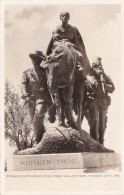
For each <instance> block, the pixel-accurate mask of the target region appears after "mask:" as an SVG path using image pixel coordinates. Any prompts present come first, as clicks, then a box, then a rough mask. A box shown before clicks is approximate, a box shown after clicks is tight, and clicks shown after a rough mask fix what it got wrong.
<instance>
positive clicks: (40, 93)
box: [21, 12, 115, 145]
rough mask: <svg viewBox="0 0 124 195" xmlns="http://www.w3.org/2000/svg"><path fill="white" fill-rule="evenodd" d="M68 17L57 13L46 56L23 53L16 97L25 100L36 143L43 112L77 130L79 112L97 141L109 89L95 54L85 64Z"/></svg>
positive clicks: (77, 35)
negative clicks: (25, 61) (26, 63)
mask: <svg viewBox="0 0 124 195" xmlns="http://www.w3.org/2000/svg"><path fill="white" fill-rule="evenodd" d="M69 19H70V15H69V13H68V12H62V13H61V14H60V20H61V22H62V23H61V25H60V26H58V27H57V28H56V29H55V30H54V31H53V33H52V38H51V40H50V43H49V45H48V49H47V52H46V55H44V54H43V52H42V51H36V52H35V53H31V54H29V57H30V58H31V61H32V64H33V67H32V68H31V69H28V70H26V71H24V73H23V78H22V83H21V86H22V87H21V89H22V98H23V99H24V101H25V103H26V104H28V108H29V114H30V116H31V121H32V123H33V127H34V134H35V141H36V143H39V142H40V141H41V140H42V137H43V134H44V132H45V127H44V117H45V113H46V112H48V116H49V118H48V119H49V121H50V122H51V123H54V122H55V121H57V122H58V123H56V124H57V125H59V126H64V127H65V128H66V127H72V128H75V129H77V130H80V129H81V125H82V121H83V118H84V116H85V117H86V119H87V120H88V124H89V127H90V135H91V137H92V138H93V139H95V140H96V141H98V142H99V143H100V144H102V145H103V144H104V134H105V129H106V127H107V111H108V107H109V105H110V104H111V97H110V96H109V93H113V91H114V90H115V87H114V84H113V82H112V80H111V79H110V77H109V76H107V75H106V73H105V72H104V69H103V66H102V58H101V57H99V56H97V57H95V58H94V60H93V61H92V64H91V65H90V63H89V60H88V57H87V54H86V50H85V46H84V43H83V40H82V38H81V35H80V33H79V31H78V29H77V28H76V27H73V26H71V25H70V24H68V21H69ZM74 113H75V117H74Z"/></svg>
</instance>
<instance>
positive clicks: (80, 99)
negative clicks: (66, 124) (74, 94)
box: [77, 90, 84, 129]
mask: <svg viewBox="0 0 124 195" xmlns="http://www.w3.org/2000/svg"><path fill="white" fill-rule="evenodd" d="M83 100H84V91H82V90H81V91H80V92H79V93H78V103H77V110H78V115H77V124H78V128H79V129H81V124H82V117H83V116H82V113H83V110H82V109H83V108H82V105H83Z"/></svg>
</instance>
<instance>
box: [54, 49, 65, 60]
mask: <svg viewBox="0 0 124 195" xmlns="http://www.w3.org/2000/svg"><path fill="white" fill-rule="evenodd" d="M63 54H64V51H63V52H61V53H59V54H57V55H55V58H56V59H59V58H60V57H61V56H63Z"/></svg>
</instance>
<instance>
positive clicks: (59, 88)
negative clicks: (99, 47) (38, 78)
mask: <svg viewBox="0 0 124 195" xmlns="http://www.w3.org/2000/svg"><path fill="white" fill-rule="evenodd" d="M77 60H78V52H77V51H76V49H75V48H74V47H73V44H71V43H70V42H64V41H61V42H57V43H56V45H55V48H54V49H53V52H52V54H51V55H50V56H48V58H47V60H46V62H45V63H44V64H43V65H42V67H43V68H45V70H46V74H47V84H48V87H49V90H50V93H51V94H53V95H54V101H55V105H56V112H57V116H58V121H59V125H60V126H61V125H62V126H65V117H66V118H67V123H68V125H69V126H71V127H73V128H75V129H79V128H81V127H80V125H81V115H82V101H83V95H81V98H80V103H78V109H77V110H78V119H77V121H78V123H76V121H75V119H74V117H73V93H74V84H75V80H76V76H75V71H76V63H77Z"/></svg>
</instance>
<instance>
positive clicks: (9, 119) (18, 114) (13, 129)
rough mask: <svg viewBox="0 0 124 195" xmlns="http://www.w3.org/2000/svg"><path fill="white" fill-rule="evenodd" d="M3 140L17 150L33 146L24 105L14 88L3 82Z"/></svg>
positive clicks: (26, 110)
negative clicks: (7, 140)
mask: <svg viewBox="0 0 124 195" xmlns="http://www.w3.org/2000/svg"><path fill="white" fill-rule="evenodd" d="M4 99H5V138H6V139H9V140H10V145H13V146H16V147H17V149H18V150H22V149H26V148H31V147H32V146H33V145H34V139H33V138H34V133H33V129H32V125H31V121H30V117H29V114H28V109H26V105H24V103H23V102H22V99H21V97H20V95H19V93H17V92H16V89H15V88H14V86H13V85H12V84H11V83H10V82H9V81H7V80H6V82H5V98H4Z"/></svg>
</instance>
